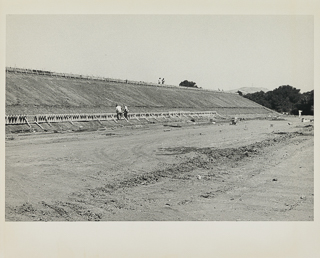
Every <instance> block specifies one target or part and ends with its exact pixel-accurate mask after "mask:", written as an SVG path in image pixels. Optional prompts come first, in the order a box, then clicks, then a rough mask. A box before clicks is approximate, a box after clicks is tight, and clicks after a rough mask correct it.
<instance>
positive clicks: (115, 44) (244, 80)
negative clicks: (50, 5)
mask: <svg viewBox="0 0 320 258" xmlns="http://www.w3.org/2000/svg"><path fill="white" fill-rule="evenodd" d="M313 33H314V20H313V16H312V15H115V14H113V15H7V16H6V61H5V64H6V66H7V67H18V68H29V69H41V70H50V71H54V72H63V73H74V74H82V75H93V76H102V77H107V78H118V79H128V80H136V81H146V82H153V83H157V81H158V78H159V77H163V78H164V79H165V83H166V84H171V85H179V83H180V82H182V81H184V80H189V81H193V82H196V83H197V85H198V86H199V87H202V88H204V89H212V90H217V89H221V90H224V91H228V90H233V89H238V88H241V87H261V88H266V89H269V90H273V89H275V88H278V87H279V86H281V85H291V86H293V87H295V88H297V89H301V92H306V91H310V90H313V89H314V43H313V42H314V35H313Z"/></svg>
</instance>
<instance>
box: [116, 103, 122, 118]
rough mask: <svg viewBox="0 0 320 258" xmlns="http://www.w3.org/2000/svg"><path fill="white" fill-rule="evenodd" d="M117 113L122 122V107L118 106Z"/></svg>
mask: <svg viewBox="0 0 320 258" xmlns="http://www.w3.org/2000/svg"><path fill="white" fill-rule="evenodd" d="M116 113H117V119H118V120H120V118H121V115H122V111H121V106H120V105H118V104H116Z"/></svg>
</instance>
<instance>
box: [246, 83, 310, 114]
mask: <svg viewBox="0 0 320 258" xmlns="http://www.w3.org/2000/svg"><path fill="white" fill-rule="evenodd" d="M244 97H245V98H248V99H250V100H252V101H254V102H257V103H259V104H260V105H263V106H265V107H267V108H270V109H273V110H275V111H277V112H281V113H282V112H288V113H290V114H295V115H296V114H298V110H303V113H304V114H306V115H307V114H313V91H310V92H307V93H304V94H301V93H300V90H299V89H296V88H294V87H292V86H290V85H283V86H280V87H278V88H277V89H274V90H273V91H268V92H266V93H264V92H263V91H260V92H255V93H252V94H246V95H244Z"/></svg>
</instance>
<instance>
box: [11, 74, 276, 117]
mask: <svg viewBox="0 0 320 258" xmlns="http://www.w3.org/2000/svg"><path fill="white" fill-rule="evenodd" d="M116 103H119V104H121V105H127V106H128V107H129V109H130V112H160V111H176V110H179V111H191V110H192V111H204V110H208V111H209V110H214V111H217V112H219V113H221V114H228V113H230V114H237V113H239V114H242V113H244V114H246V113H249V114H250V113H255V114H267V113H270V112H271V111H270V110H268V109H266V108H264V107H262V106H260V105H258V104H257V103H254V102H252V101H250V100H248V99H245V98H243V97H241V96H239V95H237V94H232V93H225V92H216V91H208V90H202V89H190V88H181V87H172V86H168V87H167V86H162V85H161V86H160V85H159V86H155V85H139V84H138V82H137V83H136V84H133V83H130V82H128V83H126V82H120V81H119V82H112V81H104V80H93V79H91V80H90V79H89V80H88V79H83V78H82V79H81V78H67V77H63V76H48V75H41V74H32V73H19V72H13V71H7V73H6V114H7V115H10V114H28V115H33V114H46V113H55V114H57V113H60V114H61V113H109V112H114V110H115V105H116Z"/></svg>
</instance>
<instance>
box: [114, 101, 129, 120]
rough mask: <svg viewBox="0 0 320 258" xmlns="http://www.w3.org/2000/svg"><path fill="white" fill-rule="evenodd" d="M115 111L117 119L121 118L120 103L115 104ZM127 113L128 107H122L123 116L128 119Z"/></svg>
mask: <svg viewBox="0 0 320 258" xmlns="http://www.w3.org/2000/svg"><path fill="white" fill-rule="evenodd" d="M116 113H117V119H118V120H119V119H121V117H122V107H121V106H120V105H118V104H117V105H116ZM128 113H129V109H128V107H127V106H124V107H123V115H124V118H125V119H127V120H128Z"/></svg>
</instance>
